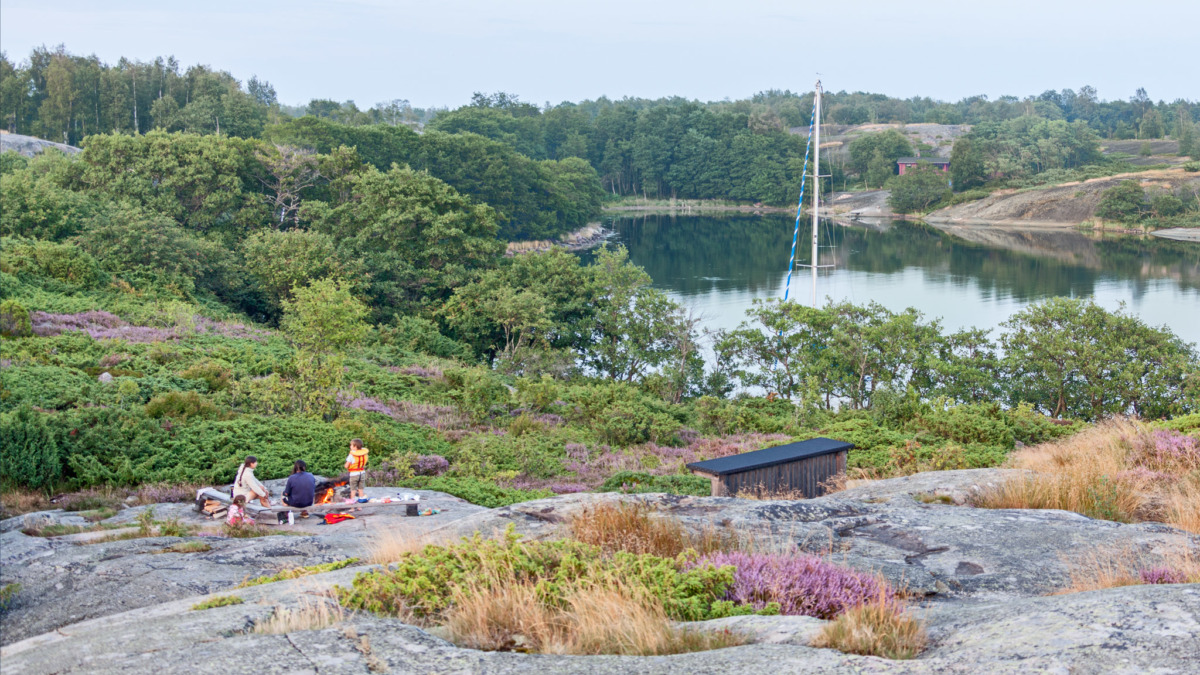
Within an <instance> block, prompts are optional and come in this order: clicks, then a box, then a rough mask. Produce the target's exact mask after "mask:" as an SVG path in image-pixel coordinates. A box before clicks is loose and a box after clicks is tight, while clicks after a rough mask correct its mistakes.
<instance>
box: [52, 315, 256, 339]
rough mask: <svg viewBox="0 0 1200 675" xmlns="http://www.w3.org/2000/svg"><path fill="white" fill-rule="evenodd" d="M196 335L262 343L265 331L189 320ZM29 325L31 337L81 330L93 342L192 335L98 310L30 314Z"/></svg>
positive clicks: (210, 321)
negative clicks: (221, 336)
mask: <svg viewBox="0 0 1200 675" xmlns="http://www.w3.org/2000/svg"><path fill="white" fill-rule="evenodd" d="M192 318H193V320H194V325H195V329H194V331H195V333H196V334H201V335H203V334H212V335H224V336H226V337H232V338H244V339H252V340H263V339H265V338H266V335H267V331H264V330H259V329H257V328H249V327H247V326H245V325H244V324H240V323H229V322H224V321H213V320H212V319H209V318H206V317H202V316H199V315H197V316H194V317H192ZM29 319H30V322H31V323H32V324H33V333H34V335H37V336H40V337H50V336H52V335H59V334H61V333H66V332H69V331H83V332H85V333H87V334H88V335H90V336H91V337H92V339H93V340H106V339H115V340H124V341H126V342H165V341H167V340H177V339H180V338H183V337H187V336H188V335H189V334H192V329H189V328H184V327H180V326H170V327H165V328H164V327H160V326H134V325H130V324H129V323H127V322H125V321H124V320H123V319H121V317H119V316H117V315H115V314H112V313H109V312H103V311H99V310H91V311H87V312H80V313H78V314H51V313H49V312H31V313H30V315H29Z"/></svg>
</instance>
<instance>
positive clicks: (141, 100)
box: [0, 47, 1200, 239]
mask: <svg viewBox="0 0 1200 675" xmlns="http://www.w3.org/2000/svg"><path fill="white" fill-rule="evenodd" d="M181 68H182V67H181V65H180V64H179V63H178V62H177V61H176V60H175V59H174V58H166V59H164V58H157V59H155V60H153V61H138V60H130V59H121V60H120V61H118V63H117V64H115V65H112V64H106V63H102V62H100V61H99V60H98V59H97V58H96V57H94V56H92V57H83V56H76V55H72V54H70V53H69V52H67V51H66V50H65V48H63V47H58V48H56V49H53V50H50V49H46V48H41V49H37V50H34V51H33V53H32V54H30V56H29V58H28V60H26V61H23V62H20V63H17V62H14V61H12V60H10V59H9V58H8V56H7V55H0V119H3V124H4V127H5V128H7V129H8V130H9V131H11V132H14V133H25V134H31V135H35V136H40V137H42V138H46V139H49V140H54V141H62V142H66V143H71V144H81V143H83V141H84V139H85V138H86V137H87V136H89V135H94V134H111V133H117V134H129V133H135V132H136V133H147V132H149V131H152V130H156V129H158V130H163V131H183V132H189V133H196V134H218V135H227V136H237V137H240V138H245V139H265V140H269V141H272V142H275V143H287V144H292V145H295V146H297V147H303V148H306V149H309V150H313V151H316V152H320V153H328V152H330V151H332V150H333V149H334V148H336V147H338V146H339V145H345V146H347V147H350V148H357V150H358V151H359V153H360V154H361V156H362V158H363V159H365V160H366V161H367V162H369V163H371V164H373V165H374V166H375V167H376V168H378V169H380V170H383V171H386V170H387V169H389V168H390V166H391V164H392V163H393V162H395V163H397V164H399V165H401V166H403V165H408V166H410V167H411V168H413V169H415V170H426V171H429V172H430V173H431V174H433V175H434V176H435V177H437V178H439V179H441V180H443V181H445V182H447V183H449V184H450V185H452V186H453V187H454V188H455V189H456V190H458V191H459V192H460V193H462V194H464V195H466V196H468V197H469V198H471V199H474V200H476V201H480V202H486V203H487V204H488V205H490V206H491V207H492V208H493V209H495V210H496V213H497V216H498V218H499V219H500V227H501V230H500V231H501V235H502V236H503V237H505V238H506V239H539V238H550V237H553V236H557V235H558V234H562V233H564V232H568V231H571V230H573V229H576V228H578V227H579V226H580V225H581V224H583V223H586V222H587V219H588V218H594V217H595V216H596V215H597V214H598V209H599V202H600V195H601V193H605V194H607V195H609V196H610V197H622V196H635V195H636V196H640V197H645V198H680V199H723V200H734V201H740V202H762V203H766V204H772V205H785V204H788V203H790V202H791V201H792V200H794V199H795V195H796V194H797V193H798V192H799V184H800V175H801V173H802V170H803V169H802V167H803V163H804V157H805V142H806V138H805V136H804V134H803V133H795V132H806V131H807V127H808V125H809V122H810V120H811V113H812V107H813V97H812V94H811V93H793V92H791V91H786V90H784V91H779V90H771V91H766V92H760V93H758V94H755V95H753V96H751V97H749V98H746V99H741V100H737V101H716V102H707V103H705V102H700V101H692V100H687V99H683V98H679V97H669V98H660V99H653V100H650V99H637V98H623V99H620V100H614V99H609V98H607V97H604V96H602V97H599V98H597V99H595V100H587V101H581V102H578V103H573V102H562V103H559V104H556V105H552V104H550V103H549V102H547V103H545V104H544V105H540V106H539V105H536V104H532V103H529V102H526V101H522V100H521V99H520V98H519V97H518V96H516V95H513V94H509V93H504V92H497V93H491V94H484V93H477V94H476V95H475V96H474V97H473V98H472V100H471V101H470V102H469V103H468V104H467V105H464V106H461V107H459V108H457V109H454V110H449V109H414V108H413V107H412V106H411V105H409V104H408V103H407V102H406V101H404V100H403V99H396V100H392V101H387V102H382V103H378V104H376V105H374V106H372V107H371V108H368V109H365V110H364V109H361V108H359V106H357V105H356V104H355V103H354V102H353V101H345V102H336V101H331V100H327V99H317V100H313V101H310V102H309V103H308V104H307V105H304V106H290V105H283V104H281V103H280V102H279V101H278V98H277V95H276V92H275V90H274V87H272V85H271V84H270V83H269V82H267V81H266V80H262V79H259V78H258V77H251V78H250V79H249V80H247V81H246V83H245V85H244V86H243V85H242V83H241V82H240V81H238V80H237V79H236V78H234V77H233V76H232V75H231V74H229V73H227V72H223V71H218V70H215V69H213V68H210V67H208V66H201V65H196V66H191V67H188V68H186V69H182V70H181ZM823 100H824V104H823V109H824V111H825V116H824V119H825V121H826V123H828V124H831V125H835V127H833V128H832V129H836V128H837V125H857V124H916V123H923V122H924V123H937V124H968V125H973V126H974V128H973V129H972V130H971V131H970V133H969V134H967V135H966V136H965V137H963V138H961V139H959V140H958V141H957V142H956V143H955V144H954V147H953V159H954V165H955V166H961V167H962V168H961V169H959V170H958V173H957V175H956V176H955V181H954V190H955V191H963V190H970V189H972V188H978V187H981V186H984V185H985V184H986V186H988V187H990V188H997V187H1027V186H1029V185H1030V184H1045V183H1051V182H1062V181H1064V180H1073V179H1076V178H1077V176H1076V175H1075V174H1070V173H1069V172H1072V171H1075V172H1079V171H1081V170H1082V171H1088V172H1090V173H1088V175H1087V176H1086V177H1092V176H1093V175H1097V174H1099V175H1111V174H1113V173H1118V172H1122V171H1127V170H1135V169H1134V167H1132V166H1130V165H1128V164H1125V163H1123V162H1121V161H1119V160H1114V159H1111V158H1108V157H1105V156H1102V155H1101V154H1100V150H1099V149H1100V145H1101V142H1102V141H1104V140H1106V139H1130V138H1136V139H1147V140H1149V139H1158V138H1163V137H1165V136H1169V137H1170V138H1172V139H1174V140H1176V141H1179V154H1180V155H1184V156H1186V155H1189V154H1190V155H1193V156H1197V157H1200V142H1197V140H1196V138H1197V134H1196V130H1195V123H1194V120H1195V119H1196V118H1197V116H1198V115H1200V102H1193V101H1188V100H1182V99H1181V100H1177V101H1172V102H1166V101H1157V102H1156V101H1154V100H1152V99H1151V98H1150V97H1149V95H1148V94H1147V92H1146V91H1144V90H1142V89H1139V90H1137V92H1135V94H1134V95H1133V96H1132V97H1130V98H1129V99H1128V100H1120V99H1116V100H1102V99H1100V98H1099V96H1098V93H1097V92H1096V90H1095V89H1094V88H1092V87H1089V86H1084V87H1081V88H1080V89H1079V90H1078V91H1075V90H1073V89H1063V90H1061V91H1056V90H1050V91H1046V92H1043V93H1042V94H1040V95H1037V96H1027V97H1025V98H1017V97H1014V96H1002V97H999V98H997V99H995V100H990V99H989V98H988V97H986V96H974V97H969V98H965V99H963V100H961V101H958V102H956V103H948V102H942V101H935V100H932V99H930V98H928V97H912V98H908V99H899V98H892V97H888V96H884V95H881V94H868V93H862V92H853V93H847V92H845V91H840V92H826V94H825V95H824V99H823ZM832 129H831V130H832ZM414 130H418V131H421V132H422V133H419V134H418V133H414ZM435 132H436V133H435ZM884 133H888V132H884ZM891 133H892V134H894V136H892V137H890V138H881V137H880V135H879V134H868V135H865V136H860V137H859V138H857V139H855V140H854V141H853V143H852V144H851V147H849V148H848V149H847V150H848V153H849V155H850V157H851V160H852V161H851V162H850V163H849V164H845V163H843V162H828V163H823V166H822V170H821V173H822V174H829V175H831V176H832V177H833V179H832V180H831V181H828V182H826V184H825V185H826V187H827V189H832V187H833V185H835V184H841V185H843V186H850V185H851V183H852V182H853V184H854V185H856V186H858V187H871V186H875V187H878V186H879V185H881V184H882V183H883V182H884V181H886V180H888V179H889V178H890V176H891V174H893V173H894V172H895V168H894V160H895V159H896V158H897V157H900V156H906V155H911V154H912V153H913V151H914V150H919V148H913V147H912V146H911V145H910V144H909V141H908V140H907V139H905V138H904V137H903V135H902V134H900V133H899V132H896V131H894V130H893V131H892V132H891ZM897 138H899V139H900V140H902V141H903V143H900V142H897ZM854 144H857V145H858V146H859V147H858V148H855V147H853V145H854ZM876 150H878V151H879V152H878V154H876V152H875V151H876ZM850 178H853V179H854V180H853V181H851V180H849V179H850ZM924 205H925V206H928V203H926V204H924ZM917 206H921V204H918V205H917ZM905 210H920V209H919V208H917V209H905Z"/></svg>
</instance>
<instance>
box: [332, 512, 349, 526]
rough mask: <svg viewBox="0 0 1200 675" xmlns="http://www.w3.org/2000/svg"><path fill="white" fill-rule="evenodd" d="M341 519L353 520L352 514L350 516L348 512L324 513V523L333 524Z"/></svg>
mask: <svg viewBox="0 0 1200 675" xmlns="http://www.w3.org/2000/svg"><path fill="white" fill-rule="evenodd" d="M343 520H354V516H352V515H350V514H348V513H326V514H325V524H326V525H333V524H334V523H340V522H342V521H343Z"/></svg>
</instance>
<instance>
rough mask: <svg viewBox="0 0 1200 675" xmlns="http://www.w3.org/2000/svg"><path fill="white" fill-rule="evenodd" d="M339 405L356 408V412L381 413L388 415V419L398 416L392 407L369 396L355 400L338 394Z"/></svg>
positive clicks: (356, 397)
mask: <svg viewBox="0 0 1200 675" xmlns="http://www.w3.org/2000/svg"><path fill="white" fill-rule="evenodd" d="M338 403H340V404H341V405H343V406H344V407H346V408H354V409H355V410H362V411H364V412H373V413H379V414H381V415H387V416H388V417H395V414H396V413H395V411H394V410H392V407H391V406H389V405H388V404H386V403H382V402H380V401H378V400H376V399H373V398H371V397H369V396H355V397H354V398H350V397H349V396H346V395H345V394H338Z"/></svg>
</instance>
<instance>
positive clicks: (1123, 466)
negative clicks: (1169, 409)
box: [974, 419, 1200, 532]
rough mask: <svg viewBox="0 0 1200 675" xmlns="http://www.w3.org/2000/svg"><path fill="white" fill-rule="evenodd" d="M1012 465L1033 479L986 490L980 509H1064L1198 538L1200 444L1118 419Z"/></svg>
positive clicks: (1022, 455)
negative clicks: (1181, 531)
mask: <svg viewBox="0 0 1200 675" xmlns="http://www.w3.org/2000/svg"><path fill="white" fill-rule="evenodd" d="M1010 464H1011V465H1012V466H1014V467H1016V468H1019V469H1026V470H1028V473H1027V474H1025V475H1023V476H1016V477H1013V478H1010V479H1008V480H1007V481H1005V482H1003V483H1001V484H1000V485H997V486H995V487H993V488H991V489H988V490H985V491H984V492H982V493H981V494H980V495H979V496H978V497H977V498H976V499H975V500H974V501H975V504H976V505H977V506H981V507H985V508H997V509H1063V510H1066V511H1074V512H1076V513H1082V514H1083V515H1086V516H1089V517H1092V518H1100V519H1104V520H1114V521H1119V522H1137V521H1145V520H1154V521H1160V522H1164V523H1167V524H1168V525H1173V526H1175V527H1179V528H1181V529H1185V530H1188V531H1191V532H1200V515H1198V514H1200V441H1197V439H1195V438H1192V437H1190V436H1185V435H1183V434H1179V433H1177V432H1171V431H1153V430H1151V429H1150V428H1148V427H1147V426H1146V425H1144V424H1142V423H1140V422H1137V421H1134V420H1129V419H1112V420H1108V421H1106V422H1102V423H1100V424H1097V425H1095V426H1094V427H1092V428H1090V429H1087V430H1085V431H1083V432H1081V433H1078V434H1076V435H1074V436H1071V437H1069V438H1065V439H1062V440H1059V441H1055V442H1052V443H1045V444H1042V445H1038V446H1035V447H1031V448H1025V449H1023V450H1020V451H1018V452H1016V453H1015V454H1014V455H1013V456H1012V458H1011V459H1010Z"/></svg>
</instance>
